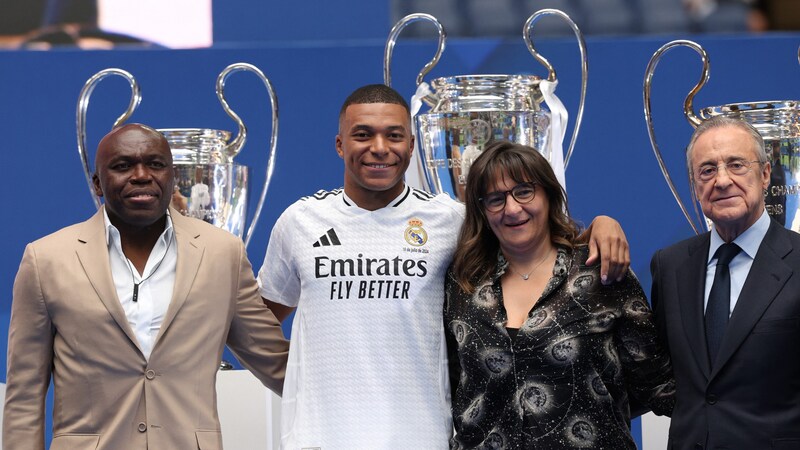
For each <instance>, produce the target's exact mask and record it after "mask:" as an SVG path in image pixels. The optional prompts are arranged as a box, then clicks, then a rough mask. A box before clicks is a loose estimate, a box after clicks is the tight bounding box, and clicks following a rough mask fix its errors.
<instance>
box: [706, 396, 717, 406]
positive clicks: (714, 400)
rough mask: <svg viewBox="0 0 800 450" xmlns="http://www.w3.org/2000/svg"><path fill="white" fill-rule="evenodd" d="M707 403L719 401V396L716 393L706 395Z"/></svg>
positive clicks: (711, 403)
mask: <svg viewBox="0 0 800 450" xmlns="http://www.w3.org/2000/svg"><path fill="white" fill-rule="evenodd" d="M706 403H708V404H709V405H713V404H715V403H717V396H716V395H714V394H708V395H706Z"/></svg>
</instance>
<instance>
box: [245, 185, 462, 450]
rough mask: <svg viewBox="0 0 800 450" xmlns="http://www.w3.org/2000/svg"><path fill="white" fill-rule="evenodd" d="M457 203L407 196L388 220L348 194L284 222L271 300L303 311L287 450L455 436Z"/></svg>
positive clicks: (294, 351) (269, 259)
mask: <svg viewBox="0 0 800 450" xmlns="http://www.w3.org/2000/svg"><path fill="white" fill-rule="evenodd" d="M463 217H464V210H463V205H461V204H459V203H457V202H455V201H453V200H451V199H450V197H448V196H447V195H445V194H443V195H438V196H432V195H431V194H428V193H426V192H423V191H419V190H416V189H412V188H409V187H406V189H405V190H404V191H403V193H402V194H401V195H400V196H399V197H397V198H396V199H395V200H394V201H392V202H391V203H390V204H389V205H388V206H386V207H384V208H381V209H379V210H377V211H367V210H364V209H361V208H359V207H358V206H356V205H355V203H354V202H353V201H351V200H350V199H349V198H348V197H347V196H346V195H345V194H344V191H343V190H342V189H338V190H334V191H320V192H317V193H316V194H314V195H313V196H311V197H305V198H303V199H301V200H299V201H297V202H296V203H294V204H293V205H292V206H290V207H289V208H287V210H286V211H285V212H284V213H283V214H282V215H281V217H280V218H279V219H278V221H277V223H276V224H275V227H274V228H273V230H272V236H271V238H270V241H269V246H268V248H267V254H266V257H265V259H264V265H263V266H262V267H261V270H260V271H259V276H258V279H259V285H260V286H261V294H262V295H263V296H264V297H265V298H267V299H269V300H272V301H275V302H279V303H282V304H285V305H288V306H296V307H297V313H296V315H295V318H294V322H293V323H292V335H291V348H290V352H289V365H288V368H287V373H286V381H285V384H284V390H283V408H282V415H283V418H282V431H281V433H282V436H281V444H282V448H285V449H304V448H320V449H321V450H328V449H410V448H414V449H438V448H447V447H448V438H449V436H450V434H451V430H452V425H451V418H450V416H451V414H450V387H449V381H448V375H447V358H446V355H447V350H446V348H445V341H444V329H443V320H442V306H443V302H444V277H445V273H446V270H447V267H448V265H449V264H450V262H451V260H452V256H453V251H454V250H455V245H456V239H457V235H458V231H459V229H460V227H461V222H462V221H463Z"/></svg>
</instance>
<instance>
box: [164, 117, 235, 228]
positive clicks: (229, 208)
mask: <svg viewBox="0 0 800 450" xmlns="http://www.w3.org/2000/svg"><path fill="white" fill-rule="evenodd" d="M158 131H160V132H161V134H163V135H164V137H166V138H167V142H169V146H170V149H171V150H172V164H173V166H174V170H175V191H174V192H173V193H172V207H173V208H175V209H176V210H177V211H178V212H180V213H181V214H183V215H185V216H190V217H194V218H197V219H200V220H203V221H205V222H208V223H210V224H212V225H214V226H216V227H219V228H223V229H225V230H228V231H229V232H231V233H233V234H235V235H237V236H239V237H243V236H244V231H245V220H246V213H247V198H248V189H247V186H248V185H249V183H248V170H247V167H246V166H243V165H241V164H237V163H235V162H233V160H232V159H231V158H229V157H228V156H227V154H226V153H225V150H226V148H227V146H228V141H229V140H230V138H231V133H230V132H228V131H222V130H210V129H203V128H169V129H159V130H158Z"/></svg>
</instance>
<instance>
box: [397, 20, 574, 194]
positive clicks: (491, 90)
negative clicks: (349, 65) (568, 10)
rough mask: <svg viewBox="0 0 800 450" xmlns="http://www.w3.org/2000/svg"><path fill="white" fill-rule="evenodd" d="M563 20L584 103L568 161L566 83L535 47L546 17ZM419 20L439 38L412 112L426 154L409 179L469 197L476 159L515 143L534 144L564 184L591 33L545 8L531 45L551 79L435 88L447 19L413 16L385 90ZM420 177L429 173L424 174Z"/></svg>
mask: <svg viewBox="0 0 800 450" xmlns="http://www.w3.org/2000/svg"><path fill="white" fill-rule="evenodd" d="M546 15H555V16H558V17H560V18H562V19H563V20H565V21H566V22H567V23H568V24H569V25H570V26H571V27H572V30H573V31H574V33H575V36H576V37H577V39H578V45H579V47H580V52H581V71H582V78H581V97H580V104H579V107H578V114H577V117H576V120H575V129H574V132H573V134H572V140H571V142H570V145H569V149H568V150H567V152H566V156H565V155H563V154H562V142H563V138H564V134H565V132H566V125H567V111H566V109H565V108H564V106H563V105H562V104H561V101H560V100H559V99H558V97H556V95H555V88H556V86H557V84H558V81H557V78H556V72H555V70H554V69H553V66H552V65H551V64H550V62H548V61H547V59H545V58H544V57H543V56H541V55H540V54H539V53H538V52H537V51H536V49H535V48H534V46H533V42H532V39H531V30H532V28H533V24H534V23H536V22H537V21H538V20H539V19H540V18H541V17H543V16H546ZM417 21H427V22H431V23H432V24H433V25H434V26H435V27H436V29H437V30H438V33H439V44H438V48H437V51H436V54H435V56H434V58H433V59H432V60H431V61H430V62H428V63H427V64H426V65H425V66H424V67H423V68H422V70H421V71H420V73H419V75H417V80H416V81H417V92H416V94H415V95H414V98H413V99H412V101H411V114H412V116H416V125H417V130H416V131H417V133H416V136H417V143H418V145H419V147H420V151H417V152H415V153H416V154H417V155H420V156H419V158H415V161H417V166H416V167H415V165H414V163H413V162H412V164H411V165H410V166H409V171H408V172H407V173H406V176H407V179H408V181H409V182H410V183H412V184H413V182H412V181H413V178H414V175H415V174H416V177H417V178H420V181H419V183H418V184H420V185H422V186H421V187H423V188H425V189H427V190H429V191H432V192H434V193H437V194H438V193H442V192H447V193H448V194H450V196H451V197H453V198H457V199H459V200H462V201H463V199H464V188H465V183H466V176H467V173H468V171H469V167H470V165H471V164H472V161H473V160H474V159H475V158H476V157H477V156H478V155H479V154H480V153H481V151H483V148H484V146H485V145H486V144H487V143H488V142H489V141H491V140H494V139H507V140H511V141H513V142H516V143H519V144H524V145H529V146H531V147H534V148H536V149H537V150H539V152H540V153H542V154H543V155H544V156H545V157H546V158H547V160H548V161H550V164H551V165H552V166H553V169H554V171H555V172H556V175H557V176H558V178H559V181H560V182H561V184H562V186H565V183H564V169H565V167H566V165H567V164H568V163H569V159H570V156H571V154H572V150H573V148H574V146H575V141H576V139H577V136H578V130H579V129H580V125H581V119H582V117H583V107H584V103H585V99H586V82H587V74H588V61H587V58H586V43H585V41H584V39H583V34H582V33H581V31H580V30H579V29H578V27H577V26H576V25H575V23H574V22H573V21H572V20H571V19H570V18H569V16H567V15H566V14H565V13H563V12H562V11H559V10H557V9H543V10H540V11H537V12H536V13H534V14H533V15H532V16H530V18H528V20H527V22H526V23H525V26H524V27H523V32H522V34H523V39H524V40H525V44H526V45H527V47H528V50H529V51H530V53H531V54H532V55H533V57H534V58H535V59H536V60H537V61H539V62H540V63H541V64H543V65H544V66H545V67H546V68H547V70H548V76H547V79H546V80H545V79H542V78H540V77H538V76H535V75H457V76H449V77H442V78H437V79H434V80H433V81H432V82H431V85H430V86H429V85H428V84H427V83H425V82H423V77H424V76H425V75H426V74H427V73H428V72H430V71H431V69H433V67H434V66H435V65H436V64H437V63H438V62H439V58H440V57H441V54H442V52H443V51H444V47H445V39H446V34H445V31H444V28H443V27H442V25H441V23H439V21H438V20H437V19H436V18H435V17H433V16H431V15H429V14H421V13H418V14H411V15H408V16H406V17H404V18H403V19H401V20H400V21H399V22H397V24H395V26H394V27H393V28H392V30H391V31H390V33H389V39H388V40H387V42H386V47H385V51H384V61H383V64H384V65H383V76H384V84H386V85H388V86H391V83H392V79H391V72H390V66H391V59H392V52H393V50H394V45H395V43H396V41H397V38H398V36H399V34H400V32H401V31H402V30H403V29H404V28H405V27H406V26H407V25H409V24H411V23H413V22H417ZM423 102H424V103H426V104H427V105H428V106H430V110H429V111H428V112H427V113H420V114H417V113H418V112H419V110H420V107H421V106H422V103H423ZM419 173H422V174H424V175H423V176H419Z"/></svg>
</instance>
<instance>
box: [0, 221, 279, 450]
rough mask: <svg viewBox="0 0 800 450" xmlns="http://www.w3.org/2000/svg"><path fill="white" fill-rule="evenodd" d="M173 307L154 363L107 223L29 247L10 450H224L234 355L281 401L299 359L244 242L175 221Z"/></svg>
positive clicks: (13, 372)
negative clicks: (126, 298)
mask: <svg viewBox="0 0 800 450" xmlns="http://www.w3.org/2000/svg"><path fill="white" fill-rule="evenodd" d="M171 214H172V224H173V227H174V230H175V243H176V245H177V251H178V262H177V267H176V272H175V287H174V289H173V294H172V300H171V302H170V304H169V308H168V309H167V312H166V314H165V316H164V321H163V323H162V324H161V329H160V331H159V333H158V337H157V338H156V341H155V344H154V346H153V351H152V353H151V354H150V358H149V360H148V359H145V357H144V355H143V354H142V351H141V349H140V348H139V345H138V343H137V340H136V336H135V335H134V333H133V330H132V329H131V327H130V325H129V323H128V319H127V317H126V316H125V311H124V310H123V308H122V304H121V303H120V302H119V300H118V298H117V292H116V288H115V287H114V280H113V279H112V276H111V269H110V266H109V258H108V247H107V245H106V234H105V227H104V223H103V212H102V210H101V211H98V212H97V214H95V215H94V217H92V218H91V219H89V220H88V221H86V222H83V223H80V224H77V225H73V226H71V227H67V228H65V229H62V230H60V231H58V232H56V233H54V234H51V235H50V236H47V237H44V238H42V239H39V240H38V241H36V242H33V243H31V244H29V245H28V247H27V248H26V249H25V256H24V257H23V259H22V263H21V264H20V269H19V272H18V274H17V278H16V281H15V282H14V300H13V304H12V307H11V325H10V326H9V339H8V371H7V380H8V384H7V387H6V404H5V414H4V417H3V448H5V449H8V450H12V449H14V450H18V449H22V450H37V449H38V450H41V449H44V399H45V394H46V392H47V388H48V385H49V382H50V378H51V377H52V379H53V384H54V386H55V392H54V402H53V442H52V444H51V446H50V449H51V450H56V449H58V450H85V449H97V450H122V449H126V450H127V449H133V450H138V449H170V450H171V449H176V450H184V449H203V450H218V449H220V448H222V437H221V435H220V424H219V419H218V417H217V401H216V398H217V397H216V395H217V393H216V384H215V383H216V377H217V371H218V368H219V363H220V359H221V357H222V350H223V348H224V346H225V344H228V345H229V346H230V348H231V350H233V352H234V353H235V354H236V356H237V357H239V358H240V360H241V361H242V363H243V364H244V365H245V366H246V367H247V368H249V369H250V370H251V371H252V372H253V373H254V374H255V375H256V376H258V378H259V379H260V380H261V382H262V383H264V384H265V385H266V386H267V387H269V388H270V389H272V390H273V391H275V392H278V393H280V392H281V390H282V387H283V377H284V370H285V367H286V358H287V355H288V350H289V346H288V342H287V341H286V340H285V339H284V338H283V333H282V331H281V329H280V324H279V323H278V321H277V319H275V316H274V315H273V314H272V313H271V312H270V310H269V309H267V307H266V306H265V305H264V303H263V302H262V300H261V296H260V295H259V293H258V286H257V284H256V280H255V278H254V277H253V269H252V268H251V266H250V262H249V261H248V260H247V255H246V254H245V250H244V245H243V244H242V241H241V240H240V239H239V238H237V237H235V236H233V235H232V234H230V233H228V232H227V231H224V230H221V229H219V228H216V227H213V226H211V225H209V224H207V223H204V222H202V221H199V220H197V219H191V218H188V217H183V216H181V215H180V214H179V213H178V212H177V211H175V210H172V211H171Z"/></svg>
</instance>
